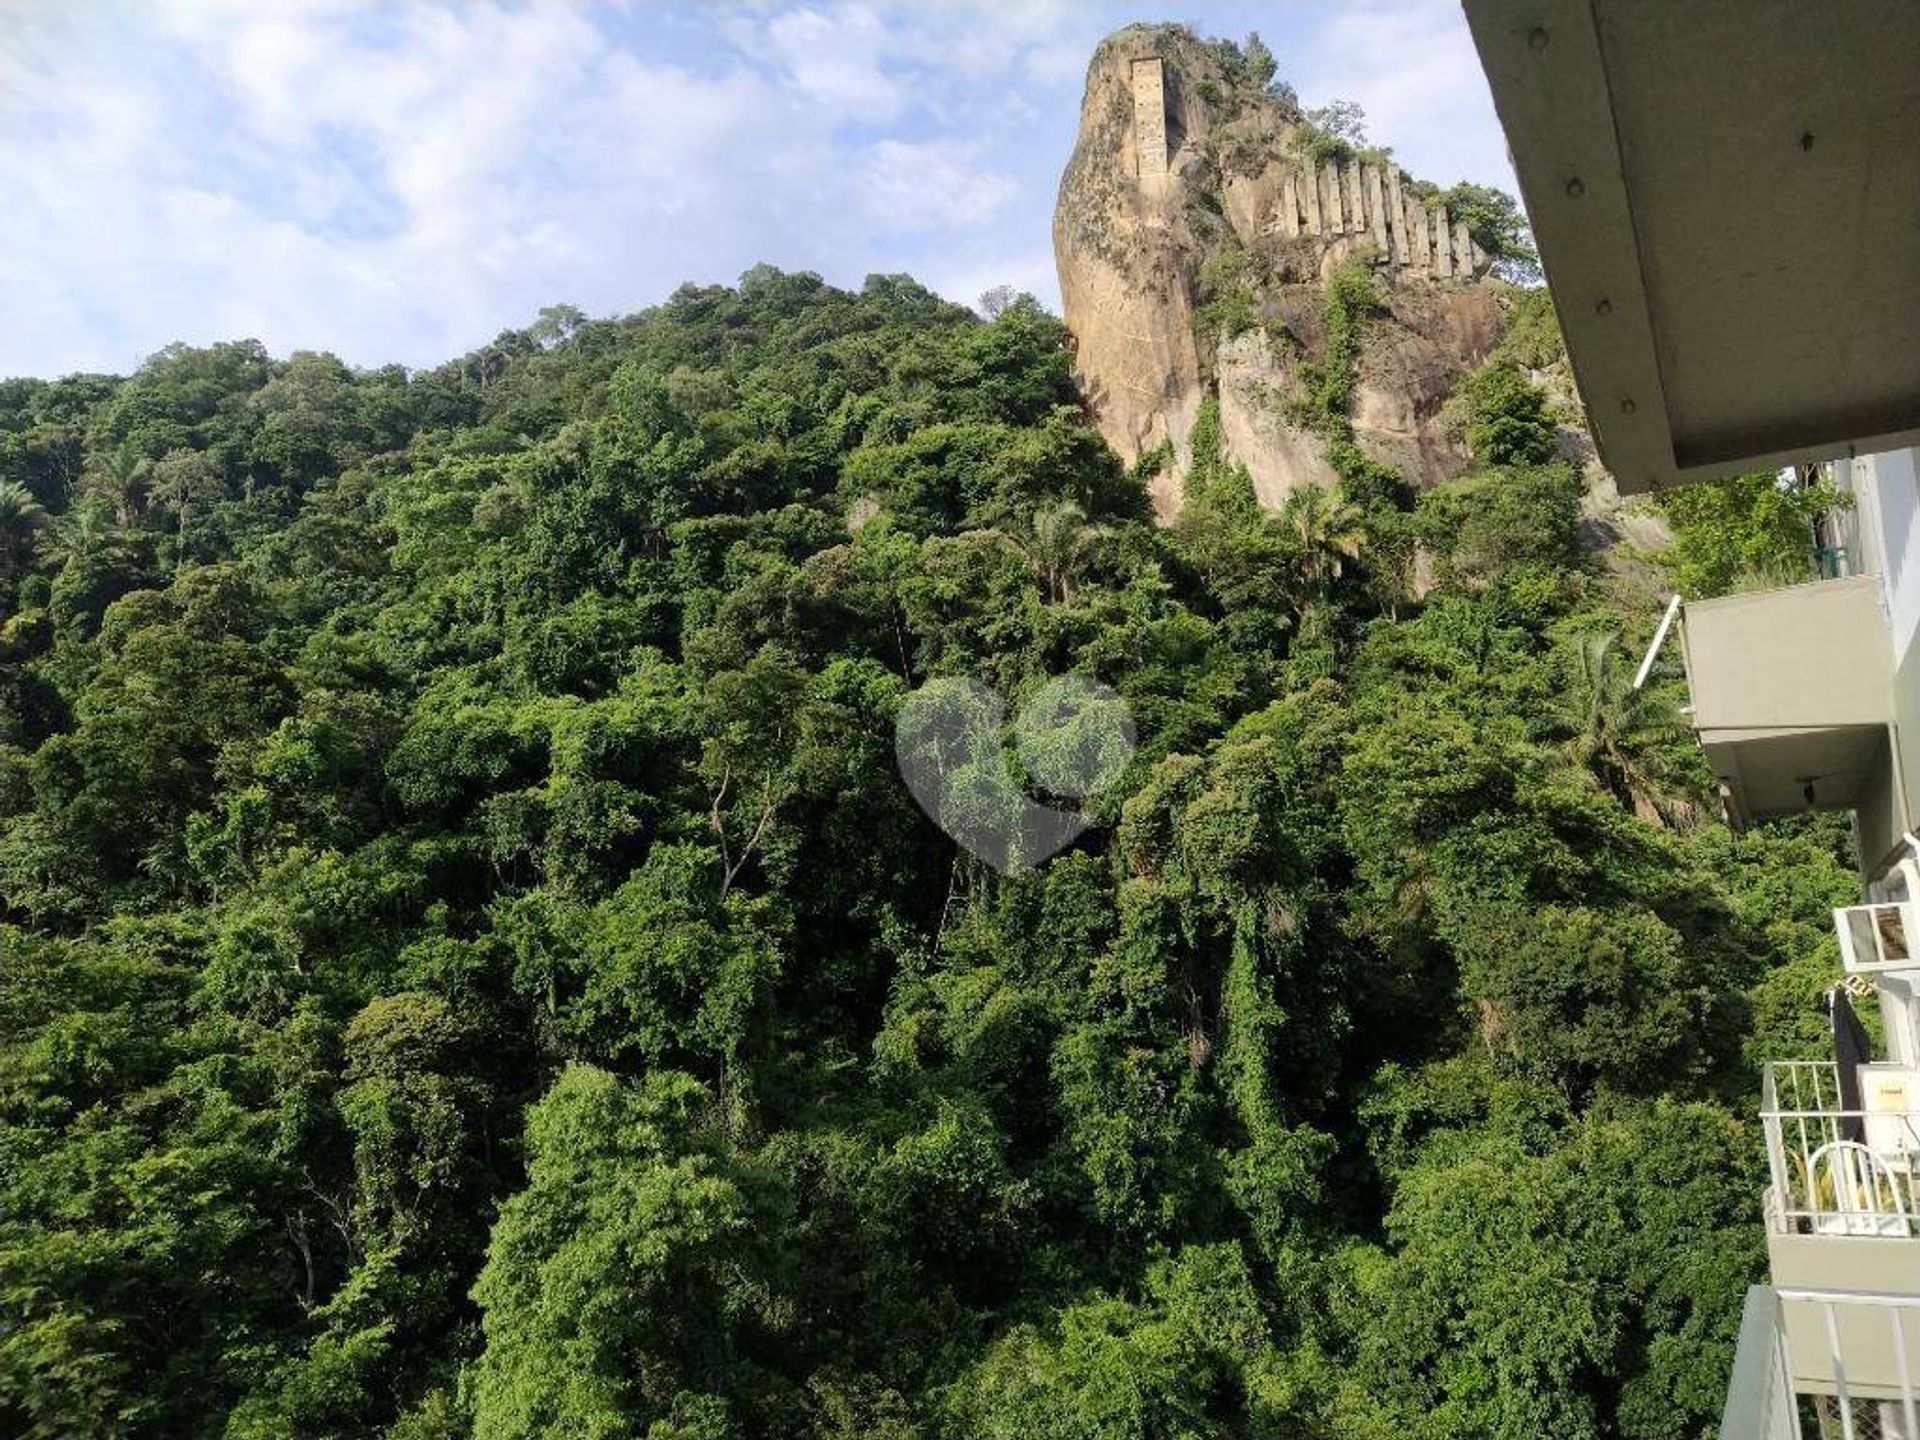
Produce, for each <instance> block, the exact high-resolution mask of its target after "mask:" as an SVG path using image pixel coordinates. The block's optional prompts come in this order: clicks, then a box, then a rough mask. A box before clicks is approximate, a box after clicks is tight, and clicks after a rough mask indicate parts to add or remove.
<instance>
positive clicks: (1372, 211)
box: [1360, 165, 1393, 260]
mask: <svg viewBox="0 0 1920 1440" xmlns="http://www.w3.org/2000/svg"><path fill="white" fill-rule="evenodd" d="M1360 178H1361V181H1362V182H1363V183H1362V186H1361V188H1362V190H1363V191H1364V192H1365V194H1366V197H1367V219H1368V220H1369V221H1370V222H1371V223H1372V225H1373V243H1374V244H1375V245H1377V246H1379V247H1380V258H1381V259H1382V260H1391V259H1392V258H1393V255H1392V252H1391V251H1389V250H1388V249H1387V212H1386V211H1385V210H1384V209H1383V208H1382V207H1381V204H1380V169H1379V167H1378V166H1375V165H1369V166H1367V168H1366V169H1365V170H1364V171H1362V172H1361V175H1360Z"/></svg>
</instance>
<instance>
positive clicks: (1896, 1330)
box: [1720, 1285, 1920, 1440]
mask: <svg viewBox="0 0 1920 1440" xmlns="http://www.w3.org/2000/svg"><path fill="white" fill-rule="evenodd" d="M1917 1346H1920V1296H1912V1295H1861V1294H1852V1293H1835V1292H1831V1291H1819V1290H1791V1289H1779V1290H1776V1289H1774V1288H1772V1287H1770V1286H1766V1285H1755V1286H1754V1287H1753V1288H1752V1289H1750V1290H1749V1291H1748V1292H1747V1303H1746V1308H1745V1310H1744V1311H1743V1313H1742V1315H1741V1319H1740V1341H1739V1345H1738V1347H1737V1349H1736V1350H1735V1352H1734V1359H1733V1374H1732V1377H1731V1378H1730V1380H1729V1381H1728V1383H1727V1403H1726V1408H1725V1409H1724V1410H1723V1411H1722V1412H1721V1417H1720V1440H1920V1394H1916V1391H1915V1388H1914V1386H1915V1382H1916V1380H1920V1350H1917V1349H1916V1347H1917Z"/></svg>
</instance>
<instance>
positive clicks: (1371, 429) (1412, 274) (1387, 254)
mask: <svg viewBox="0 0 1920 1440" xmlns="http://www.w3.org/2000/svg"><path fill="white" fill-rule="evenodd" d="M1258 69H1259V66H1258V64H1257V63H1256V64H1250V63H1249V61H1248V58H1247V57H1245V56H1243V55H1242V54H1241V53H1240V52H1239V51H1238V50H1237V49H1236V48H1235V47H1233V46H1230V45H1221V44H1218V43H1212V42H1204V41H1201V40H1199V39H1197V38H1196V37H1195V36H1194V35H1193V34H1192V33H1191V32H1189V31H1187V30H1185V29H1183V28H1181V27H1177V26H1144V25H1136V26H1130V27H1129V28H1127V29H1125V30H1122V31H1120V32H1118V33H1117V34H1115V35H1112V36H1110V37H1109V38H1108V39H1107V40H1105V41H1104V42H1103V43H1102V44H1101V45H1100V47H1099V49H1098V50H1097V51H1096V52H1095V54H1094V57H1093V62H1092V64H1091V65H1090V66H1089V68H1088V71H1087V88H1086V96H1085V99H1084V101H1083V102H1082V105H1081V111H1080V131H1079V137H1078V140H1077V142H1076V144H1075V146H1074V150H1073V155H1072V158H1071V159H1070V160H1069V161H1068V164H1067V168H1066V173H1065V174H1064V176H1063V177H1062V179H1061V182H1060V197H1059V202H1058V205H1057V206H1056V209H1055V212H1054V255H1055V260H1056V263H1057V264H1058V267H1059V272H1060V291H1061V297H1062V300H1063V302H1064V306H1065V311H1066V320H1067V326H1068V328H1069V329H1070V330H1071V331H1072V334H1073V337H1074V342H1075V345H1076V368H1077V370H1078V373H1079V375H1080V379H1081V382H1082V385H1083V387H1084V389H1085V392H1086V394H1087V397H1088V401H1089V404H1090V405H1091V406H1092V407H1093V410H1094V413H1095V415H1096V417H1097V418H1098V421H1099V424H1100V428H1101V430H1102V432H1103V433H1104V434H1105V435H1106V437H1107V440H1108V442H1109V443H1110V444H1112V446H1113V447H1114V449H1115V450H1117V451H1118V452H1119V453H1120V454H1121V456H1122V457H1124V458H1125V459H1126V460H1127V461H1129V462H1130V463H1131V462H1134V461H1137V460H1138V459H1140V458H1141V457H1142V456H1143V455H1151V456H1155V457H1156V460H1157V463H1158V469H1157V471H1156V473H1155V475H1154V477H1153V479H1152V480H1151V482H1150V484H1151V486H1152V489H1153V495H1154V503H1155V507H1156V509H1157V510H1158V512H1159V514H1160V515H1161V517H1162V518H1163V519H1168V518H1171V517H1172V515H1173V514H1175V513H1176V512H1177V511H1178V509H1179V505H1180V496H1181V477H1182V476H1183V474H1184V473H1185V470H1186V467H1187V464H1188V461H1189V458H1190V457H1189V436H1190V434H1191V431H1192V429H1193V424H1194V420H1195V418H1196V416H1197V415H1198V413H1199V411H1200V407H1201V405H1202V403H1203V402H1204V401H1206V400H1207V399H1209V398H1214V399H1217V402H1218V405H1219V410H1220V431H1221V435H1222V441H1223V445H1224V448H1225V450H1226V452H1227V454H1228V455H1229V456H1230V457H1231V458H1232V459H1234V460H1237V461H1239V462H1240V463H1242V464H1244V465H1245V466H1246V467H1247V470H1248V471H1249V473H1250V474H1251V475H1252V477H1253V482H1254V488H1255V490H1256V492H1257V493H1258V495H1259V496H1260V498H1261V500H1262V501H1263V502H1264V503H1267V504H1269V505H1278V504H1279V503H1280V501H1281V500H1283V499H1284V498H1285V496H1286V495H1287V494H1288V493H1289V492H1291V491H1293V490H1295V489H1297V488H1299V487H1300V486H1302V485H1317V484H1328V483H1331V482H1332V481H1333V479H1334V478H1335V473H1336V471H1335V466H1336V464H1337V463H1338V460H1339V454H1338V451H1337V446H1338V445H1339V444H1340V443H1341V442H1343V441H1345V440H1346V439H1348V438H1349V436H1350V438H1351V441H1352V443H1353V444H1354V445H1356V446H1357V447H1358V450H1359V452H1360V453H1361V454H1362V455H1364V456H1365V457H1366V458H1367V459H1370V460H1375V461H1380V462H1383V463H1386V464H1390V465H1393V466H1395V467H1397V468H1398V469H1399V470H1400V471H1401V472H1402V473H1403V474H1404V475H1405V476H1406V477H1407V478H1408V479H1409V480H1411V481H1412V482H1414V483H1415V484H1431V483H1435V482H1437V481H1440V480H1443V479H1446V478H1449V477H1451V476H1453V475H1455V474H1458V473H1459V472H1460V471H1461V470H1462V469H1463V468H1465V466H1466V464H1467V460H1468V457H1467V455H1466V453H1465V451H1464V450H1463V449H1462V448H1461V447H1460V445H1459V444H1458V442H1457V441H1456V440H1455V439H1453V438H1450V437H1449V435H1448V433H1447V427H1446V425H1445V424H1444V423H1443V420H1442V417H1441V409H1442V406H1443V405H1444V403H1445V401H1446V399H1447V397H1448V395H1449V394H1450V393H1451V392H1452V389H1453V387H1454V386H1455V384H1456V383H1457V382H1458V381H1459V380H1460V378H1461V377H1462V376H1464V375H1465V374H1466V373H1468V372H1469V371H1471V370H1472V369H1473V368H1475V367H1476V366H1478V365H1479V364H1480V363H1481V362H1482V361H1483V360H1484V359H1485V358H1486V355H1487V353H1488V351H1489V350H1490V349H1491V348H1492V346H1493V344H1494V342H1495V340H1496V339H1497V337H1498V332H1499V328H1500V315H1501V304H1500V297H1499V293H1498V291H1499V287H1498V285H1497V284H1496V283H1494V282H1492V281H1491V280H1490V276H1489V272H1490V269H1491V264H1490V260H1489V257H1488V256H1487V254H1485V253H1484V252H1483V251H1482V249H1481V247H1480V244H1479V243H1478V241H1477V240H1476V238H1475V237H1474V235H1473V234H1472V233H1470V231H1469V229H1468V226H1467V225H1466V224H1465V223H1464V222H1463V221H1462V220H1461V219H1460V218H1458V217H1453V216H1450V215H1448V214H1447V212H1446V210H1445V208H1444V206H1443V205H1442V204H1441V203H1440V200H1439V192H1438V191H1437V190H1436V188H1435V187H1433V186H1432V185H1430V184H1426V183H1424V182H1422V181H1420V180H1418V179H1417V178H1415V177H1413V176H1411V175H1408V174H1407V173H1406V172H1404V171H1403V170H1401V169H1400V167H1399V166H1398V165H1396V164H1395V163H1394V162H1393V160H1392V158H1391V156H1390V155H1389V154H1388V153H1387V152H1385V151H1380V150H1368V149H1362V148H1358V147H1356V146H1354V145H1352V144H1350V143H1348V142H1346V141H1343V140H1341V139H1340V138H1338V137H1336V136H1332V135H1329V134H1326V133H1325V132H1323V131H1322V130H1321V129H1320V128H1318V127H1316V126H1315V125H1314V124H1312V123H1311V122H1310V121H1309V119H1308V118H1307V117H1305V116H1303V115H1302V113H1301V112H1300V110H1299V107H1298V106H1297V105H1296V104H1295V103H1294V102H1293V101H1292V99H1291V97H1290V96H1289V95H1288V94H1287V93H1286V92H1285V90H1284V87H1270V86H1269V85H1268V84H1267V79H1268V77H1267V76H1264V75H1261V74H1259V73H1258ZM1356 271H1357V272H1363V273H1365V274H1366V275H1367V276H1369V277H1370V280H1369V283H1368V284H1367V285H1366V286H1365V287H1364V289H1365V292H1366V295H1367V300H1366V309H1367V312H1368V313H1367V316H1366V318H1365V321H1364V323H1361V324H1358V325H1356V326H1351V327H1346V326H1343V325H1342V324H1341V321H1340V318H1339V316H1338V315H1337V314H1336V313H1334V310H1333V308H1332V307H1331V306H1330V303H1329V301H1330V297H1332V296H1333V295H1334V294H1335V292H1337V291H1341V290H1343V289H1344V290H1345V291H1347V292H1349V293H1350V292H1351V290H1352V287H1351V286H1350V285H1348V286H1345V287H1342V286H1341V285H1339V284H1338V283H1337V282H1338V281H1339V280H1340V277H1341V276H1342V275H1343V274H1352V273H1354V272H1356ZM1330 349H1338V350H1339V351H1340V353H1339V354H1337V355H1330V354H1329V351H1330ZM1329 366H1341V367H1344V373H1343V374H1342V375H1340V376H1335V377H1333V382H1334V383H1336V384H1338V385H1339V386H1340V387H1341V394H1340V396H1339V400H1340V407H1341V410H1342V412H1343V415H1342V417H1341V418H1340V419H1339V420H1338V421H1337V423H1329V417H1328V413H1327V410H1328V407H1327V405H1326V391H1327V387H1328V385H1329V376H1328V367H1329ZM1349 427H1350V429H1349Z"/></svg>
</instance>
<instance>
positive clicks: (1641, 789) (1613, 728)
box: [1554, 630, 1681, 825]
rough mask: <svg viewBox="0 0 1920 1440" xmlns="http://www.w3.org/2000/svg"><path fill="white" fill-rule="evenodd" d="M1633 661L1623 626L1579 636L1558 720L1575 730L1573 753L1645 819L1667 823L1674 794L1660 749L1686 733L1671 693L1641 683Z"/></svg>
mask: <svg viewBox="0 0 1920 1440" xmlns="http://www.w3.org/2000/svg"><path fill="white" fill-rule="evenodd" d="M1627 661H1628V657H1626V656H1623V655H1622V654H1621V653H1620V635H1619V632H1618V631H1612V630H1609V631H1599V632H1595V633H1591V634H1587V635H1582V636H1579V637H1577V638H1576V640H1575V642H1574V644H1573V647H1572V651H1571V654H1570V655H1569V665H1568V669H1569V671H1570V674H1569V676H1568V680H1569V683H1568V685H1567V687H1566V689H1565V690H1564V691H1562V692H1561V694H1560V695H1559V696H1557V697H1556V702H1555V706H1554V709H1555V712H1556V718H1557V719H1558V720H1559V721H1560V723H1561V725H1562V727H1563V728H1564V729H1565V730H1566V731H1568V732H1569V733H1568V738H1567V741H1566V743H1565V747H1564V748H1565V751H1566V755H1567V758H1568V759H1570V760H1571V761H1573V762H1574V764H1576V765H1578V766H1580V767H1581V768H1582V769H1583V770H1585V771H1587V772H1588V773H1589V774H1590V775H1592V776H1593V778H1594V779H1595V780H1597V781H1599V783H1600V786H1601V788H1602V789H1604V790H1605V791H1606V792H1607V793H1608V794H1609V795H1612V796H1613V797H1614V798H1615V799H1616V800H1618V801H1619V802H1620V803H1621V804H1622V805H1625V806H1626V807H1627V808H1628V809H1630V810H1632V811H1633V812H1634V813H1635V814H1636V815H1638V816H1640V818H1641V819H1643V820H1649V821H1651V822H1653V823H1654V824H1656V825H1664V824H1666V823H1667V818H1668V817H1667V804H1666V801H1667V799H1668V796H1667V794H1666V789H1665V786H1664V784H1663V779H1662V776H1661V774H1660V766H1659V763H1658V759H1657V750H1658V747H1659V746H1661V745H1662V744H1664V743H1666V742H1667V741H1669V740H1672V739H1674V738H1675V737H1676V736H1678V735H1679V733H1680V730H1681V726H1680V720H1679V716H1678V715H1677V714H1676V713H1675V711H1674V708H1673V705H1672V703H1671V702H1670V701H1669V700H1667V699H1666V697H1664V696H1662V695H1660V694H1658V693H1657V692H1655V691H1652V690H1636V689H1634V687H1633V679H1632V676H1631V675H1630V673H1629V670H1628V664H1627Z"/></svg>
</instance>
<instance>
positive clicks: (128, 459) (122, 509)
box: [80, 449, 153, 525]
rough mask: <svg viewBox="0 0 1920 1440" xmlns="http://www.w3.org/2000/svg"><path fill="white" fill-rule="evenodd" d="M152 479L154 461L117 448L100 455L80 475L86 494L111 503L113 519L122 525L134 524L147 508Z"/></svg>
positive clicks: (82, 488)
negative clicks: (148, 490)
mask: <svg viewBox="0 0 1920 1440" xmlns="http://www.w3.org/2000/svg"><path fill="white" fill-rule="evenodd" d="M152 479H153V462H152V461H151V460H148V459H147V458H146V457H145V456H141V455H130V454H128V453H127V452H126V451H124V450H118V449H115V450H109V451H107V452H106V453H105V454H104V455H101V456H100V457H98V459H97V460H96V462H95V464H94V465H93V466H92V467H90V468H89V469H88V471H87V472H86V474H84V475H83V476H82V477H81V479H80V489H81V492H82V493H83V494H86V495H88V496H91V497H94V498H97V499H100V500H104V501H105V502H106V503H107V504H109V505H111V506H112V507H113V518H114V519H116V520H118V521H119V522H120V523H121V524H122V525H131V524H133V523H134V522H135V521H137V520H138V519H139V518H140V515H141V512H143V511H144V510H145V509H146V508H147V489H148V486H149V485H150V484H151V483H152Z"/></svg>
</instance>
